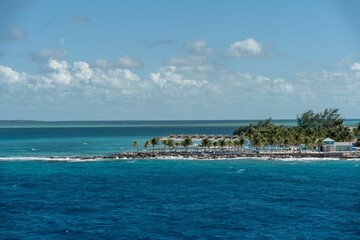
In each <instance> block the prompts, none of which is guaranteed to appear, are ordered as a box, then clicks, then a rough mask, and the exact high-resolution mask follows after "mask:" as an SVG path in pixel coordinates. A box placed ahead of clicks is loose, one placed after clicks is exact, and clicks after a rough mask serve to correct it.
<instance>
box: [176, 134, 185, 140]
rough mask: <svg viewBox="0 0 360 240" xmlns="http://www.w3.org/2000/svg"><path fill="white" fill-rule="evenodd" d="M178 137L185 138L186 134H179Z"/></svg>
mask: <svg viewBox="0 0 360 240" xmlns="http://www.w3.org/2000/svg"><path fill="white" fill-rule="evenodd" d="M176 138H180V139H183V138H184V134H180V135H177V137H176Z"/></svg>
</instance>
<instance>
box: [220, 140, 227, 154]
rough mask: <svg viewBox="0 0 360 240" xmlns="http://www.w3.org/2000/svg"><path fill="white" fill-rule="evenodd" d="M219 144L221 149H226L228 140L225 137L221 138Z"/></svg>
mask: <svg viewBox="0 0 360 240" xmlns="http://www.w3.org/2000/svg"><path fill="white" fill-rule="evenodd" d="M219 146H220V148H221V151H224V147H226V141H225V140H224V139H220V140H219Z"/></svg>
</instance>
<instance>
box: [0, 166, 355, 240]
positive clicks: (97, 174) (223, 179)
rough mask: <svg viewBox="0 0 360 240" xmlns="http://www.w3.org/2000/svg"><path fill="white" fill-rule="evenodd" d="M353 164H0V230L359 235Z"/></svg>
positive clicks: (47, 235) (143, 235) (119, 235)
mask: <svg viewBox="0 0 360 240" xmlns="http://www.w3.org/2000/svg"><path fill="white" fill-rule="evenodd" d="M359 164H360V163H359V162H356V161H325V162H281V161H263V160H231V161H224V160H218V161H194V160H193V161H191V160H157V161H156V160H136V161H109V162H105V161H104V162H83V163H79V162H77V163H74V162H44V161H27V162H26V161H20V162H9V161H5V162H0V166H1V168H0V171H1V174H0V195H1V198H0V216H1V218H2V219H1V221H0V225H1V228H0V236H3V237H4V236H6V238H10V239H11V238H12V239H174V238H176V239H254V238H256V239H259V238H260V239H360V190H359V189H360V166H359Z"/></svg>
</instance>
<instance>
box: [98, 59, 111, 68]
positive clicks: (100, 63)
mask: <svg viewBox="0 0 360 240" xmlns="http://www.w3.org/2000/svg"><path fill="white" fill-rule="evenodd" d="M95 66H96V67H98V68H109V67H111V62H109V61H108V60H106V59H104V58H99V59H97V60H96V61H95Z"/></svg>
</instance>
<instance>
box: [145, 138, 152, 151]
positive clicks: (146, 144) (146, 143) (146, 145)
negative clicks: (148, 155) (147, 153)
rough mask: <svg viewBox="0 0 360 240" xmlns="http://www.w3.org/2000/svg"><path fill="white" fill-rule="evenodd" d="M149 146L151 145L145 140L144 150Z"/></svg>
mask: <svg viewBox="0 0 360 240" xmlns="http://www.w3.org/2000/svg"><path fill="white" fill-rule="evenodd" d="M150 145H151V142H150V140H146V141H145V144H144V148H145V149H146V148H148V147H150Z"/></svg>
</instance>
